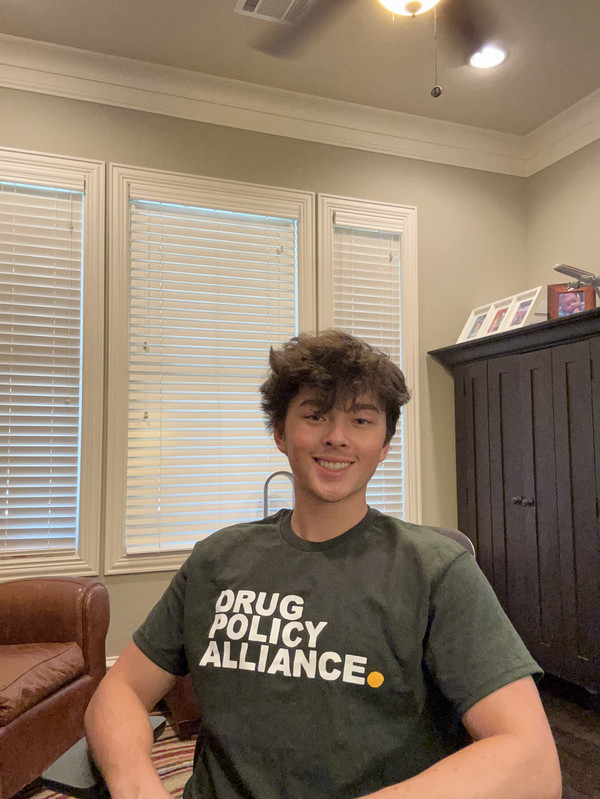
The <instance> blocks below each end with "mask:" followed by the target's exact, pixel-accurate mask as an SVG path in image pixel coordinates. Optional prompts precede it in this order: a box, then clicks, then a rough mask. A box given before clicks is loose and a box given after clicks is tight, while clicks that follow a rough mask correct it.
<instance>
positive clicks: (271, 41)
mask: <svg viewBox="0 0 600 799" xmlns="http://www.w3.org/2000/svg"><path fill="white" fill-rule="evenodd" d="M354 2H356V0H313V2H312V3H311V4H310V5H308V6H307V8H306V10H305V11H303V12H301V13H300V14H299V15H298V17H297V18H296V19H294V21H293V22H291V23H290V24H289V25H282V26H278V27H277V30H276V31H275V32H272V31H269V33H268V34H267V35H266V36H264V37H263V39H262V40H260V41H259V42H258V44H257V45H256V47H257V49H258V50H260V51H261V52H263V53H266V54H267V55H271V56H275V57H277V58H286V57H288V58H290V57H292V56H294V55H296V54H297V53H298V52H299V51H300V50H301V49H302V47H303V46H305V45H306V44H308V41H309V39H310V37H311V36H313V35H314V34H316V33H319V32H320V31H321V30H323V29H324V28H325V27H326V26H327V25H328V24H329V23H330V22H331V21H332V20H333V19H334V17H335V16H336V15H337V14H340V13H341V12H345V11H347V10H348V7H349V6H350V5H352V4H353V3H354Z"/></svg>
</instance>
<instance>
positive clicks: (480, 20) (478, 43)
mask: <svg viewBox="0 0 600 799" xmlns="http://www.w3.org/2000/svg"><path fill="white" fill-rule="evenodd" d="M365 1H366V0H299V1H298V2H297V3H295V4H293V6H292V11H293V13H291V14H290V15H289V17H288V19H287V22H288V24H286V25H281V26H277V29H276V30H274V31H269V32H268V33H267V35H266V36H265V37H264V38H263V39H262V40H261V41H259V43H258V45H257V48H258V49H259V50H261V51H262V52H264V53H266V54H268V55H271V56H275V57H278V58H289V57H292V56H295V55H297V54H298V53H299V52H300V51H301V50H302V48H303V47H304V46H306V45H307V44H308V43H309V41H310V39H311V38H312V37H314V36H316V35H318V34H319V33H320V32H321V31H323V30H325V29H326V28H327V27H328V26H330V25H331V24H333V23H334V21H335V19H336V18H337V17H338V16H341V15H342V14H345V13H347V12H348V11H349V10H350V8H352V7H353V6H354V5H356V3H358V2H365ZM379 2H380V3H381V4H382V5H383V6H385V7H386V8H387V9H388V10H390V11H392V13H394V14H400V15H403V16H416V15H418V14H422V13H425V12H428V11H430V10H432V9H435V12H434V13H436V12H437V11H438V3H439V25H440V28H441V29H442V30H443V31H444V35H445V36H446V37H448V38H449V39H450V40H451V42H452V45H453V47H454V48H456V49H458V50H459V52H460V53H461V56H462V57H463V58H464V60H465V61H466V60H467V59H468V58H469V57H470V56H471V55H472V54H473V53H475V52H477V51H479V50H480V49H481V47H482V46H483V45H484V44H485V43H486V42H487V41H489V39H490V36H491V33H492V25H491V20H490V17H489V15H488V12H487V10H486V9H485V7H484V4H483V0H379Z"/></svg>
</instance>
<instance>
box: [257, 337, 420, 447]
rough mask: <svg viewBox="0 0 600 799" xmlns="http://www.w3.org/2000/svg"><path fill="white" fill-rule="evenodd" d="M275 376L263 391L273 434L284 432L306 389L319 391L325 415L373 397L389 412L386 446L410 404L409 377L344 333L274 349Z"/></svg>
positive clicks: (272, 374) (301, 339) (294, 341)
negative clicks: (402, 410)
mask: <svg viewBox="0 0 600 799" xmlns="http://www.w3.org/2000/svg"><path fill="white" fill-rule="evenodd" d="M269 364H270V367H271V368H270V371H269V376H268V377H267V379H266V380H265V382H264V383H263V384H262V386H261V387H260V392H261V394H262V403H261V405H262V409H263V411H264V413H265V415H266V417H267V427H268V429H269V430H276V431H277V432H279V433H282V432H283V428H284V425H285V419H286V415H287V411H288V407H289V404H290V402H291V401H292V400H293V399H294V397H295V396H296V395H297V394H298V393H299V392H300V391H301V390H302V389H304V388H312V389H315V391H316V393H317V395H318V397H319V400H320V403H321V408H322V410H323V411H324V412H327V411H329V410H331V408H333V407H338V408H351V407H352V405H353V403H354V402H355V400H356V399H357V398H358V397H360V396H364V395H365V394H369V395H371V396H372V397H374V398H375V400H376V401H377V404H378V405H379V407H380V408H381V409H382V410H383V411H385V417H386V438H385V441H386V443H387V442H388V441H389V440H390V439H391V438H392V436H393V435H394V433H395V432H396V425H397V423H398V418H399V416H400V408H401V407H402V405H404V404H405V403H406V402H408V400H409V399H410V391H409V390H408V388H407V386H406V382H405V380H404V375H403V374H402V371H401V370H400V368H399V367H398V366H396V364H395V363H394V362H393V361H392V360H390V357H389V356H388V355H386V353H384V352H382V351H381V350H378V349H375V348H374V347H372V346H371V345H370V344H367V343H366V342H365V341H362V340H361V339H359V338H356V337H355V336H351V335H349V334H348V333H343V332H342V331H340V330H326V331H324V332H323V333H319V334H318V335H311V334H309V333H302V334H301V335H299V336H294V338H292V339H290V340H289V341H287V342H286V343H285V344H284V345H283V346H282V347H281V349H278V350H276V349H273V347H271V350H270V353H269Z"/></svg>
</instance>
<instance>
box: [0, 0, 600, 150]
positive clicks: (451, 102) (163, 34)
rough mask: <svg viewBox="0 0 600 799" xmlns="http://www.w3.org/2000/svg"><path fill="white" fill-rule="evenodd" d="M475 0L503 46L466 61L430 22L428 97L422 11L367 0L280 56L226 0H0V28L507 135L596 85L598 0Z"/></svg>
mask: <svg viewBox="0 0 600 799" xmlns="http://www.w3.org/2000/svg"><path fill="white" fill-rule="evenodd" d="M451 1H452V0H442V2H446V3H447V2H451ZM476 1H478V2H480V3H481V4H482V5H484V6H485V8H486V9H487V11H488V12H489V13H490V14H491V15H492V17H493V18H494V20H495V30H496V32H497V36H496V39H497V41H498V43H501V44H503V46H505V48H506V49H508V51H509V57H508V59H507V61H506V62H505V63H504V64H503V65H502V66H500V67H497V68H496V69H493V70H489V71H480V70H474V69H473V68H472V67H467V66H465V65H464V64H463V63H461V62H460V60H459V59H458V57H457V53H456V52H455V51H454V50H453V49H452V47H451V44H450V41H449V39H448V37H447V36H446V35H445V34H444V30H443V28H441V25H440V30H439V31H438V38H439V54H438V83H439V84H440V85H441V86H442V87H443V94H442V96H441V97H439V98H437V99H434V98H433V97H432V96H431V93H430V92H431V88H432V87H433V85H434V83H435V79H434V58H433V15H432V12H429V13H427V14H424V15H422V16H420V17H416V18H414V19H413V18H406V17H396V19H395V20H393V19H392V15H391V14H390V13H389V12H388V11H386V10H385V9H384V8H383V7H382V6H381V5H380V4H379V3H378V2H377V0H340V2H342V3H346V5H347V8H345V9H344V13H342V14H339V15H338V16H337V17H336V19H335V20H334V22H333V24H331V25H330V26H329V27H327V28H326V29H325V30H323V31H321V32H320V34H319V35H318V36H315V37H314V38H313V39H312V40H311V41H310V42H308V43H307V45H306V47H304V48H303V50H302V51H301V52H300V53H299V54H298V55H297V57H295V58H289V59H277V58H274V57H272V56H268V55H265V54H264V53H262V52H259V51H258V50H257V49H256V48H255V46H254V45H255V44H256V43H257V41H258V39H259V37H260V36H261V35H263V34H264V32H265V31H267V30H269V29H273V26H275V25H276V23H270V22H265V21H263V20H260V19H254V18H251V17H248V16H245V15H241V14H237V13H234V8H235V5H236V0H168V1H167V0H102V1H101V2H91V1H90V0H87V1H86V0H0V33H4V34H9V35H11V36H17V37H24V38H27V39H34V40H38V41H42V42H51V43H54V44H60V45H66V46H69V47H76V48H80V49H83V50H89V51H92V52H96V53H104V54H109V55H116V56H122V57H127V58H132V59H137V60H139V61H145V62H151V63H154V64H160V65H165V66H171V67H179V68H182V69H186V70H191V71H193V72H199V73H204V74H208V75H214V76H221V77H227V78H232V79H235V80H238V81H245V82H249V83H254V84H258V85H262V86H269V87H275V88H279V89H285V90H289V91H292V92H300V93H303V94H308V95H314V96H317V97H324V98H331V99H335V100H341V101H345V102H349V103H358V104H361V105H364V106H371V107H375V108H381V109H388V110H391V111H399V112H403V113H407V114H414V115H418V116H422V117H429V118H431V119H438V120H445V121H448V122H456V123H460V124H463V125H472V126H476V127H479V128H486V129H490V130H495V131H501V132H504V133H512V134H517V135H524V134H527V133H529V132H531V131H533V130H535V129H537V128H538V127H539V126H540V125H542V124H543V123H544V122H546V121H547V120H549V119H551V118H553V117H555V116H556V115H557V114H559V113H560V112H561V111H564V110H565V109H567V108H569V107H571V106H572V105H573V104H575V103H577V102H578V101H579V100H581V99H582V98H584V97H586V96H587V95H589V94H591V93H592V92H595V91H596V90H597V89H598V88H599V87H600V46H599V42H600V1H599V0H576V2H567V1H566V0H560V1H559V0H476ZM440 16H441V14H440ZM1 60H2V59H1V55H0V62H1Z"/></svg>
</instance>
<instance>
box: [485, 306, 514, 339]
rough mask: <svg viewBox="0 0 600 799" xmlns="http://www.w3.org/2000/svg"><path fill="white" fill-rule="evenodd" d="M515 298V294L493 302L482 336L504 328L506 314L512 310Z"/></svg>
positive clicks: (498, 331)
mask: <svg viewBox="0 0 600 799" xmlns="http://www.w3.org/2000/svg"><path fill="white" fill-rule="evenodd" d="M513 299H514V297H513V296H511V297H504V298H503V299H501V300H496V302H493V303H492V304H491V306H490V310H489V312H488V315H487V319H486V320H485V322H484V323H483V326H482V328H481V335H482V336H491V335H493V334H494V333H500V332H501V331H502V330H504V325H505V322H506V315H507V314H508V312H509V311H510V308H511V305H512V302H513Z"/></svg>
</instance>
